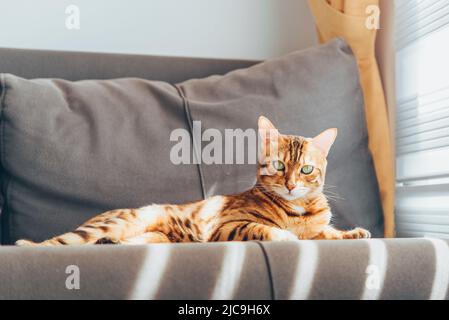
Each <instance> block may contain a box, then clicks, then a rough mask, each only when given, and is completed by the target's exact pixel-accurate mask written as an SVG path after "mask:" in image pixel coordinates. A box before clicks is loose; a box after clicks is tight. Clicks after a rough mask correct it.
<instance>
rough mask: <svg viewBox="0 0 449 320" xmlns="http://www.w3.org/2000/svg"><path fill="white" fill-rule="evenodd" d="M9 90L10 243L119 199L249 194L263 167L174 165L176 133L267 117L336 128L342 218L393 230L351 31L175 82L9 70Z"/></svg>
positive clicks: (302, 126) (142, 201)
mask: <svg viewBox="0 0 449 320" xmlns="http://www.w3.org/2000/svg"><path fill="white" fill-rule="evenodd" d="M0 89H1V92H0V97H1V100H0V101H1V118H0V119H1V126H0V128H1V130H0V133H1V136H0V151H1V154H0V161H1V167H2V172H1V175H2V194H3V196H4V198H5V203H4V206H3V210H4V212H3V214H2V242H3V243H11V242H13V241H15V240H16V239H18V238H23V237H25V238H30V239H33V240H35V241H39V240H43V239H45V238H48V237H50V236H53V235H55V234H58V233H61V232H66V231H68V230H70V229H72V228H74V227H76V226H77V225H79V224H80V223H82V222H83V221H85V220H86V219H88V218H89V217H91V216H93V215H95V214H98V213H100V212H102V211H105V210H109V209H112V208H121V207H138V206H142V205H146V204H149V203H153V202H157V203H167V202H169V203H181V202H185V201H191V200H197V199H200V198H202V196H203V195H205V196H210V195H214V194H227V193H235V192H240V191H243V190H244V189H246V188H248V187H250V186H251V185H252V184H253V183H254V180H255V165H254V164H242V165H240V164H232V165H228V164H224V165H218V164H212V165H206V164H204V163H203V164H199V165H196V164H184V165H176V164H173V163H172V162H171V161H170V152H171V149H172V147H173V145H174V142H171V141H170V134H171V133H172V132H173V130H175V129H184V130H185V131H187V132H189V131H191V128H192V122H193V121H201V129H202V131H203V132H204V130H206V129H208V128H215V129H218V130H220V131H222V132H224V130H225V129H233V128H239V129H243V130H245V129H248V128H252V129H255V128H256V122H257V118H258V116H260V115H265V116H267V117H268V118H271V119H272V121H273V122H274V123H275V125H277V126H278V127H279V129H280V131H281V132H282V133H286V134H295V135H304V136H313V135H315V134H317V133H319V132H320V131H322V130H324V129H326V128H329V127H337V128H338V129H339V137H338V139H337V141H336V143H335V145H334V147H333V149H332V151H331V154H330V156H329V165H328V170H327V180H326V181H327V183H328V184H329V185H330V186H332V189H330V192H331V193H332V195H333V196H332V197H331V198H332V199H331V205H332V207H333V209H334V214H335V216H336V222H337V223H336V224H337V225H339V226H341V227H352V226H354V225H359V226H364V227H366V228H369V229H371V231H372V232H373V233H374V234H375V235H378V236H380V235H381V234H382V228H383V226H382V214H381V208H380V202H379V194H378V187H377V181H376V178H375V174H374V169H373V165H372V160H371V156H370V154H369V151H368V147H367V132H366V125H365V118H364V112H363V110H364V108H363V99H362V95H361V91H360V87H359V81H358V74H357V67H356V63H355V60H354V57H353V55H352V53H351V51H350V50H349V48H348V46H347V45H346V44H345V43H344V42H343V41H342V40H339V39H337V40H335V41H332V42H330V43H328V44H327V45H323V46H320V47H317V48H312V49H309V50H305V51H301V52H295V53H292V54H289V55H287V56H285V57H281V58H278V59H274V60H270V61H266V62H263V63H261V64H258V65H256V66H253V67H250V68H247V69H241V70H236V71H232V72H230V73H228V74H226V75H224V76H211V77H208V78H204V79H192V80H188V81H185V82H182V83H179V84H178V85H176V86H174V85H171V84H169V83H166V82H161V81H149V80H143V79H137V78H123V79H113V80H83V81H76V82H70V81H66V80H61V79H34V80H25V79H23V78H20V77H17V76H14V75H11V74H2V75H1V86H0ZM223 136H225V135H224V134H223ZM190 147H191V148H192V146H190ZM200 177H201V179H200ZM335 194H337V196H335Z"/></svg>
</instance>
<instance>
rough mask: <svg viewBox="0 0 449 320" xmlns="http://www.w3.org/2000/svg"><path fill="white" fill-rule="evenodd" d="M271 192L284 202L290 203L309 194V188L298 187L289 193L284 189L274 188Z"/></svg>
mask: <svg viewBox="0 0 449 320" xmlns="http://www.w3.org/2000/svg"><path fill="white" fill-rule="evenodd" d="M273 191H274V192H276V193H277V194H278V195H280V196H281V197H282V198H284V199H285V200H289V201H292V200H296V199H299V198H304V197H305V196H306V195H307V194H308V193H309V192H310V188H308V187H301V186H298V187H296V188H294V189H292V190H291V191H289V190H288V189H287V188H286V187H274V188H273Z"/></svg>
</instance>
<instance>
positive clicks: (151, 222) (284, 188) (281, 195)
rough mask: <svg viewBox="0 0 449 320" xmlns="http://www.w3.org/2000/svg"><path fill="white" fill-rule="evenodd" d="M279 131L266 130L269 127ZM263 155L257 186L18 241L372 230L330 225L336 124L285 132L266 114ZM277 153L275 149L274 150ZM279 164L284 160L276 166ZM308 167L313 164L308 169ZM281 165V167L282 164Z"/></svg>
mask: <svg viewBox="0 0 449 320" xmlns="http://www.w3.org/2000/svg"><path fill="white" fill-rule="evenodd" d="M268 131H269V132H271V133H274V134H273V135H272V134H266V132H268ZM259 132H260V133H261V138H262V139H261V141H262V145H261V151H262V152H261V156H260V161H259V166H258V169H257V183H256V185H255V186H254V187H253V188H251V189H250V190H248V191H245V192H243V193H240V194H235V195H228V196H214V197H211V198H208V199H206V200H201V201H196V202H191V203H186V204H182V205H172V204H163V205H161V204H154V205H149V206H146V207H142V208H138V209H117V210H112V211H108V212H105V213H103V214H100V215H98V216H96V217H93V218H92V219H90V220H88V221H86V222H85V223H84V224H82V225H81V226H80V227H78V228H77V229H76V230H74V231H72V232H69V233H66V234H63V235H60V236H56V237H54V238H52V239H49V240H46V241H44V242H41V243H34V242H32V241H29V240H19V241H17V243H16V244H17V245H43V246H59V245H80V244H104V243H120V244H145V243H155V242H211V241H250V240H260V241H289V240H292V241H293V240H298V239H358V238H368V237H370V233H369V232H368V231H367V230H364V229H361V228H355V229H353V230H349V231H341V230H337V229H335V228H334V227H332V226H331V224H330V223H331V218H332V213H331V210H330V207H329V204H328V201H327V199H326V197H325V195H324V194H323V186H324V180H325V173H326V166H327V161H326V156H327V153H328V152H329V149H330V146H331V145H332V143H333V141H334V139H335V137H336V129H329V130H326V131H325V132H323V133H322V134H320V135H318V136H317V137H315V138H313V139H310V138H304V137H300V136H287V135H281V134H279V132H278V131H277V130H276V128H274V126H273V125H272V124H271V122H270V121H269V120H268V119H266V118H264V117H261V118H260V119H259ZM272 150H275V151H274V152H273V151H272ZM275 162H277V163H279V162H281V163H282V164H283V165H284V169H283V170H278V169H279V168H278V169H276V168H274V164H275ZM304 165H311V166H313V170H312V172H311V173H309V174H304V173H302V172H301V168H302V167H303V166H304ZM278 167H279V165H278Z"/></svg>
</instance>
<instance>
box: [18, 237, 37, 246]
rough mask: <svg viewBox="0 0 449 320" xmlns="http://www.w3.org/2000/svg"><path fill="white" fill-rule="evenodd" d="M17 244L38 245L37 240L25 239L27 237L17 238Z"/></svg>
mask: <svg viewBox="0 0 449 320" xmlns="http://www.w3.org/2000/svg"><path fill="white" fill-rule="evenodd" d="M15 244H16V246H20V247H30V246H37V245H38V244H37V243H36V242H33V241H30V240H25V239H20V240H17V241H16V243H15Z"/></svg>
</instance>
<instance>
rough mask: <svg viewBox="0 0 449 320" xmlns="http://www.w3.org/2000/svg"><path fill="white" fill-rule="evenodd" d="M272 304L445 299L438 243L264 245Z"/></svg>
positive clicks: (448, 259)
mask: <svg viewBox="0 0 449 320" xmlns="http://www.w3.org/2000/svg"><path fill="white" fill-rule="evenodd" d="M262 245H263V247H264V248H265V250H266V252H267V256H268V260H269V265H270V269H271V272H272V277H273V284H274V298H275V299H448V298H449V296H448V283H449V246H448V241H444V240H438V239H424V238H422V239H370V240H340V241H298V242H293V243H275V242H264V243H263V244H262Z"/></svg>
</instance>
